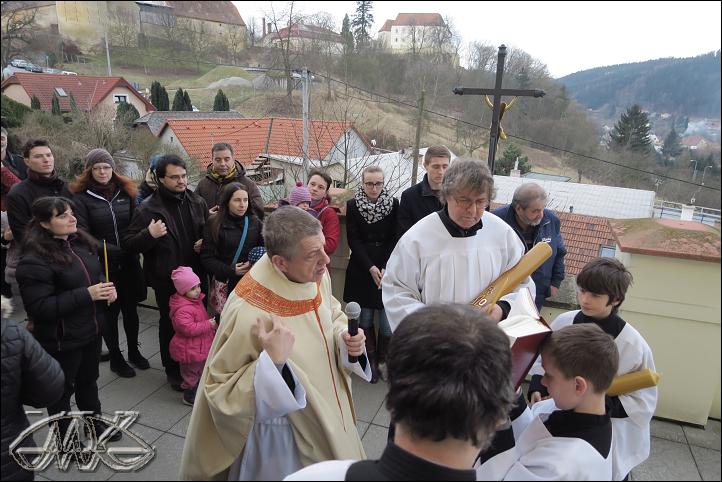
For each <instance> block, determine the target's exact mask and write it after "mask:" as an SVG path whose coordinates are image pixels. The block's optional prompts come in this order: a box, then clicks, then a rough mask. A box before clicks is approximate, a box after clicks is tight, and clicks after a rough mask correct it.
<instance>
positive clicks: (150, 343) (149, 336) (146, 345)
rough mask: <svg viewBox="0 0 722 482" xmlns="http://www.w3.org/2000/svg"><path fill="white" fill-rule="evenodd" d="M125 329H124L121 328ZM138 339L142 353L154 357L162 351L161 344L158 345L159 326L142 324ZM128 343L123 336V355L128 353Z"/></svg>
mask: <svg viewBox="0 0 722 482" xmlns="http://www.w3.org/2000/svg"><path fill="white" fill-rule="evenodd" d="M120 331H123V330H120ZM138 341H139V342H140V353H141V354H142V355H143V356H144V357H146V358H148V357H152V356H153V355H155V354H156V353H159V352H160V346H159V345H158V327H157V326H152V325H143V324H141V325H140V331H139V332H138ZM127 345H128V343H127V340H125V336H124V337H123V341H122V342H121V343H120V349H121V350H123V356H125V357H126V359H127V355H128V350H127V349H128V346H127Z"/></svg>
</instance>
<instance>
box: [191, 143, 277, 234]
mask: <svg viewBox="0 0 722 482" xmlns="http://www.w3.org/2000/svg"><path fill="white" fill-rule="evenodd" d="M211 158H212V160H213V162H212V163H211V164H210V165H209V166H208V172H207V173H206V177H204V178H203V179H201V180H200V182H199V183H198V186H196V194H198V195H199V196H200V197H202V198H203V199H204V200H205V201H206V204H207V205H208V208H209V209H211V211H212V213H215V212H216V211H218V199H219V198H220V194H221V189H223V186H225V185H226V184H229V183H231V182H238V183H241V184H243V185H244V186H245V187H246V190H247V191H248V201H249V203H250V207H251V208H252V209H253V212H255V213H256V216H258V219H261V220H263V215H264V212H263V198H262V197H261V191H260V190H259V189H258V186H256V183H255V182H253V181H252V180H250V179H249V178H248V177H246V170H245V169H244V168H243V165H242V164H241V163H240V162H238V161H236V160H234V159H233V148H232V147H231V145H230V144H227V143H225V142H218V143H216V144H213V147H212V148H211Z"/></svg>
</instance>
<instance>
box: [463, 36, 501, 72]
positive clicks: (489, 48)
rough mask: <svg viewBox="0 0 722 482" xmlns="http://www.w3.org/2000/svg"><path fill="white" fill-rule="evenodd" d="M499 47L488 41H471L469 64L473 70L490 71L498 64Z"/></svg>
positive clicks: (468, 50)
mask: <svg viewBox="0 0 722 482" xmlns="http://www.w3.org/2000/svg"><path fill="white" fill-rule="evenodd" d="M496 55H497V48H496V47H495V46H493V45H492V44H488V43H486V42H476V41H474V42H471V43H469V45H468V46H467V64H468V65H469V69H471V70H479V71H482V72H490V71H492V70H493V68H492V66H496Z"/></svg>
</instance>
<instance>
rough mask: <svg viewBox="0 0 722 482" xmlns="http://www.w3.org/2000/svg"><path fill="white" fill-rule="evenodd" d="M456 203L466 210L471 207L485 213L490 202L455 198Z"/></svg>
mask: <svg viewBox="0 0 722 482" xmlns="http://www.w3.org/2000/svg"><path fill="white" fill-rule="evenodd" d="M454 201H456V204H458V205H459V206H460V207H462V208H464V209H469V208H471V206H472V205H473V206H475V207H476V209H477V210H479V211H483V210H484V209H486V205H487V204H488V201H487V200H486V199H477V200H476V201H474V200H472V199H468V198H464V197H462V198H457V197H454Z"/></svg>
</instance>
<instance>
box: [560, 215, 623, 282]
mask: <svg viewBox="0 0 722 482" xmlns="http://www.w3.org/2000/svg"><path fill="white" fill-rule="evenodd" d="M555 214H556V215H557V216H558V217H559V220H560V221H561V233H562V239H564V245H565V246H566V248H567V255H566V256H565V257H564V269H565V271H566V274H567V275H574V276H576V275H578V274H579V272H580V271H581V270H582V268H583V267H584V265H586V264H587V263H588V262H590V261H591V260H593V259H594V258H597V257H599V248H600V247H602V246H611V247H614V246H615V245H616V242H615V240H614V236H613V235H612V230H611V229H609V220H608V219H607V218H602V217H599V216H587V215H585V214H572V213H561V212H555Z"/></svg>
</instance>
